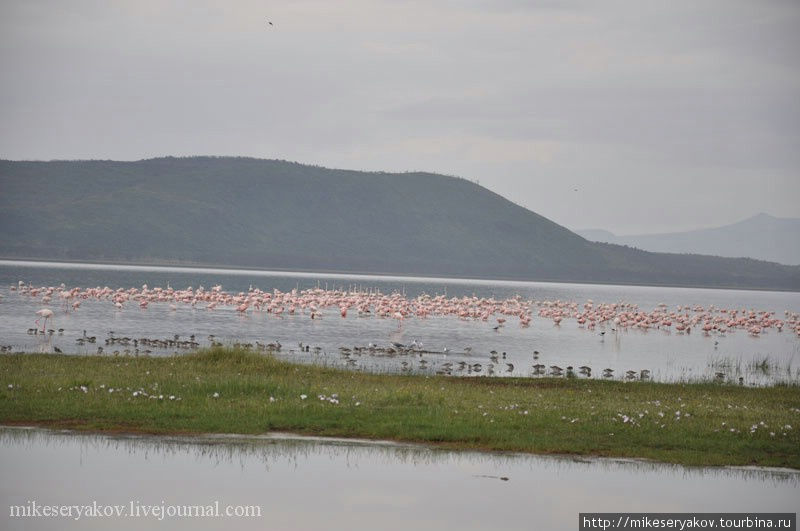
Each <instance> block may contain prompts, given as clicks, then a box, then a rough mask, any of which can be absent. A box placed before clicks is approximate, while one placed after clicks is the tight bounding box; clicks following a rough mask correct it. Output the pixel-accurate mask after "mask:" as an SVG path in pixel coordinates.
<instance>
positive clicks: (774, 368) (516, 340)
mask: <svg viewBox="0 0 800 531" xmlns="http://www.w3.org/2000/svg"><path fill="white" fill-rule="evenodd" d="M18 281H23V282H25V283H31V284H32V285H34V286H57V285H59V284H61V283H64V284H66V286H67V287H73V286H81V287H93V286H110V287H112V288H117V287H126V288H127V287H139V286H141V285H142V284H148V285H149V286H150V287H155V286H162V287H166V286H167V285H171V286H172V287H174V288H180V289H182V288H186V287H189V286H192V287H195V288H197V287H198V286H200V285H203V286H206V287H207V288H209V287H211V286H212V285H216V284H221V285H222V287H223V289H225V290H227V291H247V289H248V288H249V287H251V286H253V287H258V288H260V289H263V290H265V291H271V290H273V289H280V290H282V291H287V290H291V289H293V288H300V289H305V288H310V287H316V286H320V287H327V288H334V287H335V288H345V289H350V288H360V289H378V290H380V291H382V292H384V293H391V292H393V291H398V292H404V293H406V294H407V295H409V296H412V297H413V296H416V295H418V294H420V293H428V294H431V295H435V294H447V295H448V296H462V295H473V294H474V295H476V296H478V297H495V298H498V299H500V298H508V297H513V296H515V295H520V296H521V297H522V298H524V299H533V300H545V299H547V300H555V299H560V300H566V301H576V302H579V303H583V302H585V301H586V300H588V299H593V300H594V301H595V302H618V301H624V302H629V303H634V304H638V305H639V307H640V308H642V309H644V310H651V309H653V308H655V307H656V306H657V305H658V304H660V303H664V304H667V306H668V307H670V308H675V307H677V306H678V305H683V306H686V305H702V306H708V305H710V304H714V305H715V306H717V307H722V308H747V309H754V310H768V311H775V312H776V314H777V315H778V316H782V315H783V314H784V312H785V311H787V310H788V311H792V312H798V311H800V294H798V293H791V292H767V291H741V290H712V289H694V288H663V287H642V286H611V285H592V284H560V283H543V282H510V281H485V280H463V279H438V278H414V277H382V276H369V275H323V274H309V273H286V272H270V271H249V270H224V269H196V268H179V267H146V266H108V265H93V264H59V263H41V262H12V261H0V297H2V298H0V344H1V345H8V346H12V347H13V349H14V350H22V351H34V352H35V351H39V352H51V351H52V350H53V347H58V348H60V349H61V350H62V351H64V352H66V353H94V352H95V351H96V345H88V344H87V345H83V346H80V345H78V344H76V343H75V340H76V339H77V338H79V337H81V336H82V334H83V330H86V331H87V333H88V335H96V336H97V337H98V338H99V340H100V343H98V344H100V345H102V340H103V339H104V338H105V337H107V334H108V332H109V331H114V332H115V333H116V334H117V335H118V336H129V337H136V338H138V337H149V338H158V339H165V338H172V337H173V336H174V335H175V334H179V335H180V336H182V337H183V338H184V339H185V338H187V337H188V336H189V335H190V334H195V335H196V337H197V339H198V341H199V342H200V343H201V344H207V340H206V338H207V337H208V336H209V335H210V334H214V335H215V336H217V338H218V339H219V340H222V341H223V342H226V343H233V342H235V341H242V342H255V341H257V340H259V341H261V342H264V343H266V342H271V341H276V340H277V341H280V342H281V343H282V344H283V345H284V349H283V351H282V353H281V354H280V355H281V356H286V357H289V358H292V359H297V360H299V361H303V362H314V363H321V364H326V365H346V361H347V360H346V359H344V358H343V357H342V356H341V355H340V354H339V351H338V348H339V347H342V346H347V347H353V346H366V345H367V344H368V343H370V342H373V343H376V344H379V345H388V344H390V343H391V342H394V341H397V342H401V343H410V342H411V341H412V340H417V341H420V342H421V343H422V344H423V345H424V348H425V349H426V350H436V351H443V350H444V349H445V348H448V349H450V350H451V351H453V352H451V353H450V354H448V355H447V356H446V359H445V356H444V355H441V354H440V355H435V354H431V355H426V359H427V361H428V364H427V367H424V368H423V367H420V366H419V364H418V360H416V359H413V358H411V359H409V358H408V357H406V358H404V359H402V358H381V357H377V356H370V355H364V356H360V357H356V358H355V359H354V362H351V365H349V366H351V367H353V368H355V369H356V370H380V371H390V372H391V371H399V370H401V368H402V365H401V363H402V362H403V361H406V362H407V363H408V364H409V367H410V368H411V369H412V370H414V371H416V372H429V373H433V372H435V371H436V370H437V368H439V367H441V364H442V363H444V362H445V361H449V362H458V361H461V360H464V361H468V362H469V363H481V364H482V365H483V367H487V365H488V363H489V356H488V352H489V351H491V350H497V351H498V352H506V353H507V357H506V359H505V360H500V362H499V363H497V364H496V367H495V371H496V372H495V375H497V376H503V375H506V376H529V375H531V373H532V371H531V365H532V364H533V363H537V362H538V363H542V364H544V365H547V366H549V365H552V364H555V365H560V366H562V367H565V366H567V365H572V366H575V367H578V366H581V365H588V366H590V367H592V368H593V369H594V374H595V375H599V374H600V371H601V370H602V369H604V368H612V369H614V370H615V373H616V374H617V375H621V374H623V373H624V371H626V370H637V371H639V370H642V369H648V370H650V371H651V373H652V376H653V378H654V379H657V380H662V381H674V380H692V379H703V378H713V377H714V375H715V373H717V372H722V373H724V374H725V376H724V379H725V380H727V381H731V382H736V381H737V380H738V378H739V377H740V376H741V377H743V378H744V382H745V383H746V384H747V385H762V384H770V383H774V382H778V381H797V380H798V379H800V339H798V337H797V335H796V334H794V333H792V332H791V331H784V332H777V331H775V330H770V331H768V332H765V333H763V334H762V335H761V336H760V337H752V336H750V335H748V334H747V333H746V332H745V331H742V330H739V331H735V332H729V333H727V334H725V335H704V334H702V333H701V332H699V331H698V332H694V333H692V334H690V335H684V334H677V333H675V332H669V331H665V330H649V331H641V330H634V329H631V330H620V331H618V332H612V331H611V330H610V329H608V328H603V327H601V326H599V327H598V329H597V330H595V331H590V330H587V329H584V328H580V327H579V326H578V325H577V323H576V322H575V321H573V320H568V321H565V322H564V323H562V324H561V325H560V326H554V325H553V323H552V321H550V320H547V319H542V318H539V317H536V316H534V319H533V322H532V323H531V326H530V327H528V328H522V327H520V326H518V325H517V324H509V325H508V326H505V327H503V328H501V329H500V330H499V331H497V332H495V331H494V330H492V325H493V324H494V323H493V322H488V323H487V322H480V321H464V320H460V319H457V318H455V317H431V318H427V319H407V320H405V321H404V322H403V324H402V326H401V327H398V323H397V322H396V321H394V320H391V319H381V318H377V317H369V318H363V317H358V316H356V315H348V317H347V318H341V317H339V316H338V314H336V313H335V312H332V311H329V312H327V313H326V314H325V315H324V317H323V318H322V319H315V320H311V319H309V318H308V316H307V315H294V316H288V315H284V316H280V317H279V316H275V315H272V314H266V313H250V314H248V315H244V316H243V315H239V314H238V313H237V312H235V311H234V309H233V308H230V307H228V308H218V309H217V310H214V311H206V310H202V309H195V308H191V307H188V306H182V305H179V307H178V310H177V311H170V310H169V307H168V305H167V304H151V305H150V307H149V308H148V309H146V310H140V309H138V308H135V307H128V308H126V309H124V310H122V311H116V310H115V309H114V308H113V306H112V305H111V303H109V302H107V301H85V302H84V303H83V305H82V306H81V308H80V309H79V310H77V311H76V312H70V313H68V314H67V313H65V312H64V311H63V309H61V310H59V309H58V307H57V305H56V304H55V303H54V304H51V306H52V307H53V309H54V310H58V311H57V314H56V317H55V320H54V322H53V323H51V324H50V325H48V326H49V327H50V326H52V327H54V328H64V329H65V332H64V334H63V335H54V336H52V337H50V336H46V337H42V336H30V335H28V334H27V333H26V330H27V329H28V328H30V327H32V326H34V324H33V322H34V319H35V311H36V310H38V309H40V308H42V307H43V306H42V304H41V302H40V301H38V300H37V299H33V298H30V297H27V296H23V295H20V294H18V293H17V292H13V291H11V290H10V286H11V285H16V283H17V282H18ZM601 331H606V335H605V336H600V335H599V332H601ZM298 342H303V343H305V344H310V345H312V346H319V347H320V351H319V352H318V353H314V352H313V351H312V352H309V353H307V354H306V353H300V352H299V351H298V350H299V349H297V347H296V345H297V344H298ZM466 346H470V347H472V349H473V350H472V353H471V354H470V355H465V354H463V353H462V354H458V352H463V349H464V347H466ZM292 349H293V350H295V352H290V351H291V350H292ZM106 350H107V352H106V354H109V353H111V352H113V350H119V351H120V354H124V348H119V347H116V348H113V347H112V348H110V349H109V348H107V349H106ZM130 350H131V351H133V349H130ZM534 350H538V351H539V352H540V353H541V354H540V356H539V358H538V360H534V359H533V357H532V352H533V351H534ZM172 352H173V351H172V350H168V351H167V350H162V351H158V350H156V351H154V352H153V355H164V354H171V353H172ZM764 360H767V363H764V364H762V363H761V362H762V361H764ZM506 362H507V363H512V364H513V365H514V368H513V370H511V371H509V370H507V367H506V365H505V363H506ZM480 374H486V369H485V368H484V370H483V371H482V372H481V373H480Z"/></svg>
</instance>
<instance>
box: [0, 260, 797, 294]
mask: <svg viewBox="0 0 800 531" xmlns="http://www.w3.org/2000/svg"><path fill="white" fill-rule="evenodd" d="M0 262H21V263H26V264H31V265H30V267H36V265H35V263H42V264H48V265H47V266H45V267H54V266H55V265H57V264H63V265H66V266H74V265H80V264H83V265H89V266H98V267H97V269H102V267H101V266H110V267H114V266H117V267H118V266H123V267H124V266H129V267H141V268H167V269H186V270H188V271H187V272H191V271H192V270H197V271H201V272H202V271H204V270H214V271H219V272H221V273H222V274H237V273H240V274H246V273H248V272H251V273H266V275H263V276H270V275H269V274H270V273H274V274H275V275H273V276H280V275H292V274H294V275H296V276H298V277H313V276H314V275H319V276H321V277H326V276H327V277H370V278H376V279H379V280H392V279H396V280H403V279H409V280H414V281H423V282H426V281H427V282H430V281H437V280H449V281H456V282H459V283H466V284H476V283H482V282H514V283H516V282H519V283H522V284H537V283H542V284H578V285H586V286H592V285H597V286H620V287H642V288H678V289H708V290H732V291H761V292H767V293H769V292H774V293H800V288H795V289H792V288H759V287H748V286H736V285H732V286H728V285H706V284H669V283H665V284H658V283H639V282H619V281H602V280H591V281H590V280H568V279H552V278H540V279H532V278H520V277H491V278H490V277H449V276H445V275H439V274H435V273H397V272H395V273H393V272H379V273H375V272H369V271H350V270H341V269H308V270H305V269H281V268H266V269H265V268H259V267H254V266H233V265H229V264H228V265H224V264H208V263H200V262H182V261H176V262H171V261H168V260H155V261H136V260H127V261H126V260H91V259H85V260H71V259H48V258H24V257H9V256H2V255H0ZM788 267H791V266H788Z"/></svg>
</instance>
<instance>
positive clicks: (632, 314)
mask: <svg viewBox="0 0 800 531" xmlns="http://www.w3.org/2000/svg"><path fill="white" fill-rule="evenodd" d="M10 289H11V290H12V291H17V292H18V293H20V294H24V295H26V296H29V297H32V298H38V299H39V300H40V301H41V302H42V304H45V305H46V304H57V305H59V306H61V307H62V308H63V309H64V310H65V311H74V310H77V309H78V308H80V306H81V303H82V302H83V301H85V300H88V299H94V300H98V301H108V302H109V303H110V304H111V305H112V306H113V307H114V308H116V310H120V311H121V310H123V309H124V308H126V307H131V306H133V307H138V308H140V309H146V308H147V307H148V306H149V305H150V304H158V303H160V304H168V305H169V308H170V309H171V310H177V309H178V305H186V306H191V307H195V308H201V309H206V310H214V309H216V308H219V307H233V308H235V310H236V311H237V312H239V313H241V314H247V313H248V312H266V313H269V314H272V315H276V316H281V315H283V314H287V315H302V316H306V317H308V318H310V319H319V318H322V317H323V316H324V315H325V312H326V311H333V312H334V315H339V316H341V317H342V318H344V317H347V315H348V314H353V313H355V314H356V315H358V316H359V317H370V316H375V317H379V318H390V319H396V320H397V321H398V326H402V322H403V320H405V319H409V318H418V319H424V318H427V317H435V316H454V317H457V318H459V319H464V320H477V321H489V320H490V319H494V321H496V323H497V324H496V325H495V326H493V328H494V329H495V330H498V329H499V328H500V327H503V326H505V324H506V323H507V321H508V320H509V319H510V320H516V321H517V322H518V324H519V325H520V326H523V327H527V326H529V325H530V323H531V320H532V319H533V318H534V315H536V316H538V317H539V318H541V319H548V320H551V321H552V322H553V324H554V325H555V326H558V325H560V323H561V322H562V321H564V320H565V319H574V320H575V321H576V322H577V323H578V325H579V326H581V327H585V328H587V329H589V330H593V329H595V327H597V326H598V325H603V326H610V327H612V330H617V329H640V330H649V329H660V330H667V331H670V330H675V331H676V332H677V333H678V334H690V333H691V332H692V330H698V331H701V332H702V333H706V334H709V333H717V334H724V333H726V332H729V331H734V330H746V331H747V333H749V334H751V335H753V336H758V335H759V334H761V333H762V332H764V331H766V330H769V329H773V330H777V331H779V332H780V331H782V330H783V329H784V328H786V329H787V330H790V331H792V332H794V333H795V334H797V335H798V336H799V337H800V313H795V312H790V311H788V310H787V311H786V312H784V315H783V316H781V317H778V316H776V314H775V312H773V311H757V310H753V309H746V308H718V307H715V306H714V305H709V306H699V305H686V306H677V307H676V308H674V309H668V307H667V305H666V304H663V303H662V304H659V305H658V306H657V307H656V308H655V309H653V310H651V311H644V310H642V309H640V308H639V307H638V306H637V305H635V304H629V303H624V302H617V303H595V302H593V301H592V300H588V301H586V302H585V303H583V304H580V303H577V302H568V301H561V300H523V299H522V297H520V296H515V297H511V298H507V299H495V298H479V297H476V296H472V297H466V296H464V297H451V298H448V297H446V296H445V295H436V296H431V295H427V294H422V295H419V296H417V297H414V298H408V297H406V296H405V295H403V294H401V293H392V294H383V293H381V292H380V291H377V290H353V291H350V290H335V289H334V290H328V289H322V288H314V289H306V290H298V289H293V290H291V291H288V292H282V291H279V290H273V291H272V292H266V291H262V290H260V289H257V288H250V290H248V291H247V292H238V293H229V292H226V291H223V290H222V287H221V286H214V287H212V288H211V289H205V288H203V287H202V286H201V287H198V288H197V289H193V288H191V287H189V288H186V289H173V288H171V287H166V288H161V287H154V288H149V287H148V286H147V285H143V286H142V287H141V288H128V289H123V288H118V289H112V288H109V287H102V288H101V287H96V288H79V287H75V288H71V289H67V288H66V287H65V286H64V285H63V284H62V285H60V286H50V287H33V286H30V285H26V284H25V283H23V282H22V281H20V282H19V284H18V285H16V286H11V287H10ZM36 313H37V314H38V316H39V317H40V318H42V319H44V322H42V321H41V319H40V320H37V326H42V328H43V329H44V326H45V323H46V322H47V319H50V318H52V317H53V315H54V313H53V311H52V310H51V309H49V308H43V309H41V310H39V311H38V312H36ZM492 324H494V322H493V323H492Z"/></svg>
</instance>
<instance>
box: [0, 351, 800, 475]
mask: <svg viewBox="0 0 800 531" xmlns="http://www.w3.org/2000/svg"><path fill="white" fill-rule="evenodd" d="M9 386H11V387H9ZM81 386H83V387H84V388H85V391H84V390H83V389H81ZM111 389H114V391H113V392H111V391H110V390H111ZM142 391H144V393H146V395H149V396H157V397H158V396H161V397H163V398H149V396H145V395H143V394H138V395H137V396H134V392H137V393H141V392H142ZM215 393H218V397H215V396H214V394H215ZM334 394H336V395H337V396H338V401H339V403H338V404H335V403H332V402H331V401H330V400H329V398H330V397H331V396H332V395H334ZM300 395H307V398H306V399H305V400H304V399H301V396H300ZM318 395H324V396H325V397H326V400H320V399H319V398H318ZM170 396H174V397H175V399H172V400H171V399H170ZM270 398H272V399H273V400H270ZM676 411H680V415H676ZM525 412H527V413H525ZM661 414H663V417H662V416H661ZM625 417H627V418H628V419H631V420H629V421H628V422H625V421H624V419H625ZM762 422H763V425H762V424H761V423H762ZM0 423H1V424H31V425H42V426H50V427H57V428H73V429H81V430H99V431H128V432H145V433H187V434H188V433H242V434H253V433H264V432H267V431H273V430H274V431H291V432H295V433H301V434H313V435H326V436H339V437H362V438H370V439H393V440H402V441H415V442H424V443H435V444H439V445H443V446H446V447H451V448H470V449H481V450H504V451H520V452H533V453H542V454H547V453H559V454H579V455H597V456H617V457H643V458H650V459H655V460H659V461H665V462H672V463H682V464H691V465H763V466H784V467H792V468H798V469H800V387H798V386H787V385H779V386H775V387H768V388H757V389H756V388H746V387H739V386H731V385H720V384H714V383H691V384H689V383H686V384H662V383H653V382H639V381H637V382H629V383H625V382H620V381H595V380H581V379H555V378H541V379H531V378H488V377H480V378H455V377H444V376H443V377H427V376H422V375H382V374H368V373H360V372H350V371H346V370H340V369H332V368H326V367H319V366H308V365H299V364H293V363H290V362H286V361H280V360H276V359H274V358H271V357H268V356H262V355H258V354H255V353H251V352H248V351H243V350H231V349H215V350H207V351H202V352H200V353H197V354H192V355H186V356H181V357H169V358H129V357H100V356H88V357H82V356H57V355H41V354H14V355H3V356H0ZM754 425H756V426H758V427H757V428H756V429H755V430H754V431H752V432H751V428H752V427H753V426H754ZM789 425H790V426H791V427H787V426H789ZM731 430H733V431H731ZM773 434H774V435H773Z"/></svg>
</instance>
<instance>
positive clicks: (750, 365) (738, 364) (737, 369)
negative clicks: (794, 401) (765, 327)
mask: <svg viewBox="0 0 800 531" xmlns="http://www.w3.org/2000/svg"><path fill="white" fill-rule="evenodd" d="M793 362H794V355H793V356H792V357H791V358H790V359H788V360H785V361H779V360H775V359H773V358H772V357H770V356H761V357H758V358H755V359H752V360H750V361H748V362H747V363H743V362H742V359H741V358H732V357H730V356H719V357H714V358H711V359H710V360H709V361H708V368H709V369H712V370H713V371H715V372H718V373H724V374H725V376H724V378H723V380H725V381H730V380H734V379H736V378H738V377H739V376H744V377H745V379H746V377H747V376H748V375H750V376H757V377H762V378H769V380H768V382H766V383H769V384H784V385H800V368H795V367H794V366H793ZM681 380H683V381H686V382H687V383H689V382H694V383H698V382H703V381H713V380H715V379H714V378H711V377H705V378H704V377H696V378H688V379H686V378H683V379H681ZM716 380H717V381H718V380H719V379H716Z"/></svg>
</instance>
